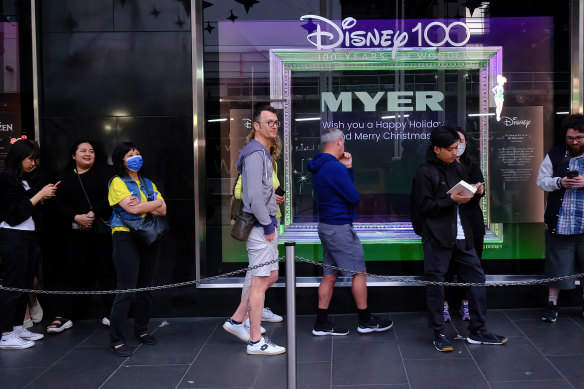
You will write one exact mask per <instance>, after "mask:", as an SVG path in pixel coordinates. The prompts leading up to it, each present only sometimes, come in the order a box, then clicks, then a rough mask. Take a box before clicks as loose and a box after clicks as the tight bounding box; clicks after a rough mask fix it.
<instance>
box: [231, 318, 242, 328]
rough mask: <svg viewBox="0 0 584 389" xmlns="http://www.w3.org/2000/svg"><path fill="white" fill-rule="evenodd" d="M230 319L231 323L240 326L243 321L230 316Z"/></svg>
mask: <svg viewBox="0 0 584 389" xmlns="http://www.w3.org/2000/svg"><path fill="white" fill-rule="evenodd" d="M229 321H230V322H231V324H235V325H236V326H239V325H241V323H242V322H241V321H235V320H233V319H232V318H229Z"/></svg>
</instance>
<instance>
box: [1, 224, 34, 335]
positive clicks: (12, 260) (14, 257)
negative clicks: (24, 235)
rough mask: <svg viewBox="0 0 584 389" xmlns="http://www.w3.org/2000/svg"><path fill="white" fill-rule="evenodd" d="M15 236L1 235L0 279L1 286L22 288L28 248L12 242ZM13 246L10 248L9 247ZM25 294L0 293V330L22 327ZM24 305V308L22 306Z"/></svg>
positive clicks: (24, 281)
mask: <svg viewBox="0 0 584 389" xmlns="http://www.w3.org/2000/svg"><path fill="white" fill-rule="evenodd" d="M15 236H16V234H13V233H2V237H1V238H0V239H1V240H2V241H0V256H1V257H2V261H1V262H0V277H1V278H2V286H5V287H14V288H24V287H25V285H26V274H27V267H28V266H27V257H28V248H27V247H26V246H25V244H24V242H17V241H14V239H15ZM12 244H13V245H14V246H12V247H11V245H12ZM26 299H27V297H26V294H24V293H19V292H7V291H2V292H0V312H2V314H1V315H0V330H1V331H2V333H9V332H12V329H13V327H14V326H15V325H18V324H17V323H20V325H22V320H23V318H24V313H25V311H26ZM23 305H24V306H23Z"/></svg>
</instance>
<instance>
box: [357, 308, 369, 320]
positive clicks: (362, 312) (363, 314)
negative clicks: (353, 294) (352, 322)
mask: <svg viewBox="0 0 584 389" xmlns="http://www.w3.org/2000/svg"><path fill="white" fill-rule="evenodd" d="M357 313H358V314H359V321H361V322H363V323H367V322H368V321H369V320H371V314H370V313H369V308H365V309H357Z"/></svg>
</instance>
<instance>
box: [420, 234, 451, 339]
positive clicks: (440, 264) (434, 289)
mask: <svg viewBox="0 0 584 389" xmlns="http://www.w3.org/2000/svg"><path fill="white" fill-rule="evenodd" d="M423 248H424V274H425V275H426V279H427V280H428V281H440V282H443V281H444V280H445V279H446V273H447V271H448V266H449V264H450V258H451V257H452V249H449V248H444V247H441V246H440V245H439V244H438V242H436V241H435V240H434V239H428V240H426V241H425V242H423ZM426 304H427V307H428V326H429V327H430V328H431V329H432V330H433V331H434V333H435V334H439V333H442V332H443V331H444V287H443V286H441V285H431V286H427V287H426Z"/></svg>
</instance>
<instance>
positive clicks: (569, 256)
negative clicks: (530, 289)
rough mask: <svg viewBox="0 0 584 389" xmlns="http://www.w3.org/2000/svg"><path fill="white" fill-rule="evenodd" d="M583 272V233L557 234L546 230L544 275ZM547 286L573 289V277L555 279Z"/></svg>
mask: <svg viewBox="0 0 584 389" xmlns="http://www.w3.org/2000/svg"><path fill="white" fill-rule="evenodd" d="M583 272H584V234H579V235H559V234H552V233H551V232H549V231H546V234H545V275H546V278H551V277H563V276H569V275H572V274H576V273H583ZM547 286H549V287H551V288H558V289H574V288H575V287H576V280H575V279H573V278H572V279H568V280H562V281H555V282H552V283H549V284H548V285H547Z"/></svg>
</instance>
